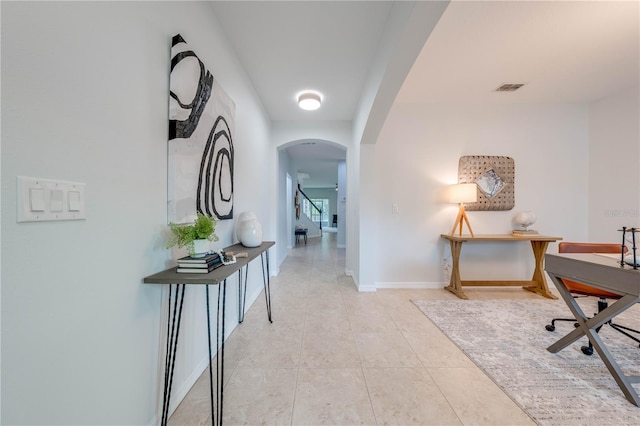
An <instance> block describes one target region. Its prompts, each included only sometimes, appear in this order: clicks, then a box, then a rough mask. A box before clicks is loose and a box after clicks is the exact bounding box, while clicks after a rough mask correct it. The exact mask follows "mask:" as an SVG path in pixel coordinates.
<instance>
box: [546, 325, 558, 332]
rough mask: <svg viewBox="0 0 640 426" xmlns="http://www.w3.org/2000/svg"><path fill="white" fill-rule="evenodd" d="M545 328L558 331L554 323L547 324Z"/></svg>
mask: <svg viewBox="0 0 640 426" xmlns="http://www.w3.org/2000/svg"><path fill="white" fill-rule="evenodd" d="M544 328H546V329H547V331H556V327H555V326H554V325H551V324H547V325H545V326H544Z"/></svg>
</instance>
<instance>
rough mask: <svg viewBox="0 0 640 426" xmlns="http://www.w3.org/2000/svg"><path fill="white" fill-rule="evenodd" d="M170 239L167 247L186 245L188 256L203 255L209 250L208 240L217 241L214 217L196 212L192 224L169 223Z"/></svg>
mask: <svg viewBox="0 0 640 426" xmlns="http://www.w3.org/2000/svg"><path fill="white" fill-rule="evenodd" d="M169 228H170V229H171V234H172V236H171V239H169V242H168V243H167V248H171V247H173V246H176V245H177V246H178V247H187V251H188V252H189V256H191V257H203V256H205V255H206V254H207V253H208V252H209V242H210V241H218V236H217V235H216V234H215V230H216V219H215V218H214V217H211V216H206V215H204V214H202V213H200V212H198V218H197V219H196V221H195V222H194V223H193V224H192V225H181V224H177V223H173V222H171V223H169Z"/></svg>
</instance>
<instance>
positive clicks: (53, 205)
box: [49, 189, 64, 212]
mask: <svg viewBox="0 0 640 426" xmlns="http://www.w3.org/2000/svg"><path fill="white" fill-rule="evenodd" d="M50 196H51V198H50V200H49V211H51V212H61V211H62V206H63V205H62V199H63V197H64V191H62V190H60V189H53V190H51V194H50Z"/></svg>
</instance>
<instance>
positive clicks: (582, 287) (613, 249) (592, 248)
mask: <svg viewBox="0 0 640 426" xmlns="http://www.w3.org/2000/svg"><path fill="white" fill-rule="evenodd" d="M620 249H621V246H620V244H606V243H571V242H562V243H560V244H558V253H612V254H620ZM624 251H625V253H626V252H627V248H626V247H625V248H624ZM562 282H563V283H564V285H565V286H566V287H567V289H568V290H569V291H570V292H571V293H572V294H574V297H581V296H582V297H586V296H593V297H598V298H599V300H598V312H601V311H602V310H604V309H606V308H607V306H609V303H608V302H607V299H619V298H620V297H621V296H620V295H618V294H615V293H610V292H608V291H605V290H600V289H598V288H595V287H591V286H589V285H586V284H581V283H577V282H575V281H571V280H565V279H563V280H562ZM556 321H572V322H574V327H578V323H576V322H575V321H576V319H575V318H554V319H553V320H551V324H547V325H546V326H545V328H546V329H547V331H555V329H556V327H555V323H556ZM605 324H608V325H610V326H611V328H613V329H614V330H616V331H618V332H620V333H622V334H624V335H625V336H627V337H629V338H631V339H633V340H635V341H636V342H637V343H639V344H640V340H639V339H638V338H636V337H634V336H632V335H631V334H629V333H627V331H630V332H633V333H637V334H639V335H640V331H638V330H634V329H632V328H629V327H625V326H623V325H620V324H615V323H613V322H612V321H609V322H607V323H605ZM603 325H604V324H603ZM601 328H602V326H600V327H598V328H596V333H597V332H599V331H600V329H601ZM580 349H581V350H582V353H584V354H585V355H592V354H593V345H592V344H591V341H589V346H582V347H581V348H580Z"/></svg>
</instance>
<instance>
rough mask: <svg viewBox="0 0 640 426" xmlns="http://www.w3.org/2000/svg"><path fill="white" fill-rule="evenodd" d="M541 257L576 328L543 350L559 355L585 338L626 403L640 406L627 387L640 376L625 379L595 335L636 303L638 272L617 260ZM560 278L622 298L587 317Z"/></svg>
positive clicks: (581, 256)
mask: <svg viewBox="0 0 640 426" xmlns="http://www.w3.org/2000/svg"><path fill="white" fill-rule="evenodd" d="M545 258H546V267H545V269H546V271H547V273H548V274H549V277H551V280H552V281H553V283H554V284H555V286H556V287H557V289H558V291H559V292H560V295H561V296H562V299H563V300H564V301H565V303H566V304H567V306H568V307H569V309H571V312H572V313H573V314H574V315H575V318H576V323H577V324H578V328H575V329H574V330H573V331H571V332H570V333H569V334H567V335H566V336H564V337H563V338H562V339H560V340H558V341H557V342H556V343H554V344H553V345H551V346H549V347H548V348H547V350H548V351H549V352H551V353H556V352H559V351H561V350H562V349H564V348H566V347H567V346H569V345H570V344H572V343H573V342H575V341H576V340H578V339H579V338H581V337H582V336H587V338H588V339H589V341H590V342H591V343H592V345H593V348H594V349H595V350H596V351H597V352H598V355H600V359H602V362H604V364H605V365H606V366H607V369H608V370H609V372H610V373H611V375H612V376H613V378H614V379H615V381H616V383H618V386H619V387H620V389H621V390H622V393H624V395H625V397H626V398H627V400H629V402H631V403H632V404H633V405H636V406H640V398H639V397H638V394H637V393H636V391H635V389H634V388H633V386H631V384H632V383H640V376H626V375H625V374H624V373H623V372H622V370H621V369H620V366H619V365H618V363H617V362H616V361H615V359H613V356H612V355H611V352H609V350H608V349H607V347H606V346H605V344H604V343H603V341H602V339H601V338H600V335H598V332H597V330H598V328H599V327H600V326H602V325H603V324H605V323H607V322H608V321H610V320H611V319H612V318H613V317H615V316H616V315H618V314H620V313H622V312H624V311H626V310H627V309H629V308H630V307H631V306H634V305H635V304H636V303H638V302H639V301H640V270H637V269H633V267H631V266H626V265H625V266H620V262H619V260H617V259H613V258H610V257H606V256H601V255H596V254H585V253H582V254H577V253H576V254H569V253H563V254H547V255H546V256H545ZM563 278H567V279H570V280H572V281H577V282H580V283H584V284H587V285H590V286H593V287H596V288H599V289H602V290H606V291H609V292H612V293H616V294H619V295H621V296H622V297H621V298H620V299H618V300H617V301H615V302H614V303H612V304H610V305H609V306H608V307H607V308H606V309H605V310H603V311H600V312H598V313H597V314H595V315H594V316H593V317H592V318H588V317H587V316H586V315H585V314H584V312H583V311H582V309H581V308H580V306H579V305H578V303H577V302H576V300H575V299H574V298H573V295H572V294H571V293H570V292H569V290H568V289H567V287H566V286H565V285H564V282H563V281H562V279H563Z"/></svg>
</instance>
